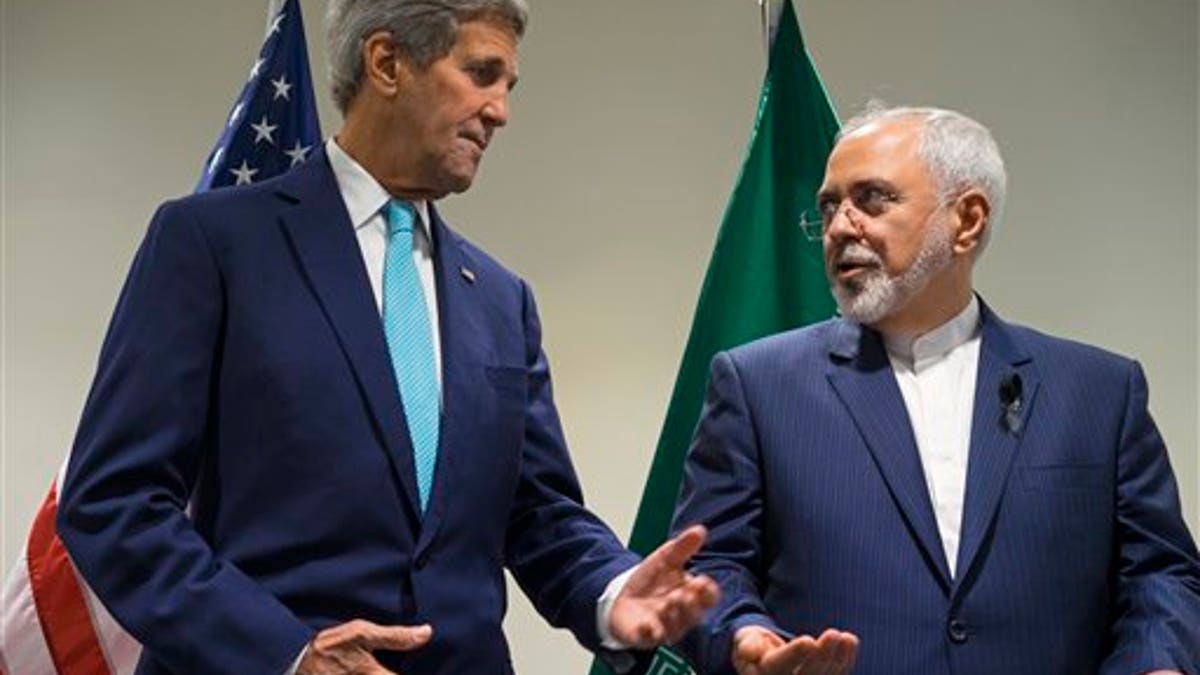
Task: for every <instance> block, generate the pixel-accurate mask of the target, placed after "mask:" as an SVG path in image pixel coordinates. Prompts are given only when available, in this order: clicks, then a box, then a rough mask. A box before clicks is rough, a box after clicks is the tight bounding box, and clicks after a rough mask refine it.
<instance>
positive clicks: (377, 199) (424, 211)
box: [325, 137, 432, 241]
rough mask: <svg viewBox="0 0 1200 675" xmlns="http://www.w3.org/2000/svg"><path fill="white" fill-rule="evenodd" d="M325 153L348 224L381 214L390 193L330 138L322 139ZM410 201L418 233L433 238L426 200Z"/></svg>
mask: <svg viewBox="0 0 1200 675" xmlns="http://www.w3.org/2000/svg"><path fill="white" fill-rule="evenodd" d="M325 154H326V155H327V156H328V157H329V166H330V167H331V168H332V169H333V176H334V178H335V179H337V184H338V191H339V192H341V193H342V201H343V202H345V203H346V212H347V213H348V214H350V224H351V225H353V226H354V229H356V230H357V229H359V228H361V227H364V226H366V225H367V223H369V222H371V218H373V217H375V214H377V213H381V211H382V210H383V207H384V206H386V205H387V203H388V202H389V201H391V199H392V196H391V195H390V194H388V191H387V190H385V189H383V186H382V185H380V184H379V181H377V180H375V177H374V176H372V175H371V174H370V173H368V172H367V170H366V169H364V168H363V167H362V165H361V164H359V163H358V162H356V161H354V158H353V157H351V156H350V155H348V154H346V151H345V150H343V149H342V148H341V146H339V145H338V144H337V141H336V139H334V138H333V137H330V138H329V140H327V141H325ZM410 203H411V204H412V205H413V209H414V210H415V211H416V214H417V222H419V223H420V224H421V233H422V234H424V235H425V237H426V238H427V239H429V240H430V241H432V238H431V237H430V236H429V202H427V201H425V200H424V199H419V200H417V201H414V202H410Z"/></svg>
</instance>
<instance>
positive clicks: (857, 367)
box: [675, 308, 1200, 675]
mask: <svg viewBox="0 0 1200 675" xmlns="http://www.w3.org/2000/svg"><path fill="white" fill-rule="evenodd" d="M1013 373H1017V374H1019V375H1020V377H1021V379H1022V381H1023V383H1024V391H1023V394H1022V398H1023V407H1022V408H1023V415H1024V419H1023V423H1024V424H1023V426H1022V429H1021V431H1020V433H1019V434H1013V433H1011V432H1009V431H1008V430H1007V429H1006V428H1005V426H1004V425H1003V423H1002V419H1003V418H1002V414H1003V408H1002V406H1001V404H1000V400H999V393H998V391H999V386H1000V383H1001V382H1002V381H1003V380H1004V379H1005V378H1006V377H1009V376H1011V375H1012V374H1013ZM967 474H968V475H967V490H966V495H965V508H964V513H963V529H962V532H963V540H962V542H961V545H960V549H959V565H958V570H957V574H956V575H955V576H954V577H953V580H952V578H951V576H950V575H949V574H948V573H947V569H946V562H945V555H944V553H942V551H941V548H940V546H941V542H940V541H939V538H938V534H937V528H936V522H935V519H934V515H933V510H932V507H931V506H930V502H929V496H928V488H927V487H926V485H925V482H924V480H923V476H922V474H921V466H920V461H919V457H918V454H917V450H916V446H915V443H914V441H913V434H912V430H911V426H910V424H909V422H908V418H907V415H906V414H905V411H904V404H903V401H902V398H901V395H900V392H899V388H898V387H897V386H896V382H895V377H894V375H893V374H892V372H891V369H890V367H889V365H888V363H887V358H886V355H885V353H884V351H883V348H882V345H881V344H880V341H879V339H878V336H877V335H875V334H873V333H871V332H868V331H863V330H861V329H860V328H858V327H856V326H853V325H852V324H849V323H845V322H841V321H833V322H828V323H825V324H820V325H818V326H814V327H811V328H807V329H803V330H800V331H793V332H790V333H785V334H781V335H777V336H774V337H771V338H767V339H765V340H761V341H758V342H755V343H752V344H750V345H747V346H744V347H740V348H738V349H735V350H732V351H730V352H726V353H723V354H719V355H718V356H717V357H716V358H715V359H714V361H713V368H712V376H711V381H710V385H709V394H708V399H707V401H706V404H705V408H704V412H703V414H702V417H701V420H700V423H699V425H698V427H697V431H696V435H695V438H694V440H693V444H692V448H691V451H690V453H689V456H688V460H687V464H686V467H685V478H684V485H683V489H682V492H681V496H680V502H679V505H678V509H677V512H676V520H675V522H676V524H677V525H679V526H681V525H682V524H685V523H693V522H702V523H704V524H706V525H707V526H708V527H709V528H710V539H709V541H708V542H707V543H706V546H705V549H704V551H702V552H701V553H700V555H698V556H697V558H696V562H695V567H696V569H697V570H698V571H702V572H706V573H708V574H711V575H712V576H713V577H714V578H716V579H717V580H718V582H719V583H721V585H722V590H723V591H724V596H723V598H722V601H721V605H720V606H719V607H718V609H717V610H716V611H715V612H714V613H713V614H712V615H711V616H710V617H709V620H708V622H707V624H706V626H705V627H704V628H703V629H701V630H697V631H693V633H692V634H691V635H689V636H688V638H687V639H686V640H685V644H684V651H685V653H686V654H687V656H688V657H689V658H690V659H692V660H693V661H694V662H695V664H696V665H697V667H698V669H699V670H700V671H701V672H709V673H731V672H732V668H731V666H730V664H729V646H730V645H729V641H730V638H731V637H732V634H733V633H734V632H735V631H736V629H737V628H739V627H741V626H743V625H746V624H748V623H756V624H760V625H767V626H769V627H773V628H775V629H777V630H780V631H781V632H784V633H793V634H799V633H812V634H818V633H819V632H820V631H821V630H823V629H825V628H827V627H836V628H840V629H844V630H850V631H852V632H854V633H856V634H857V635H858V636H859V637H860V638H861V641H862V643H861V651H860V655H859V660H858V666H857V667H856V669H855V671H854V672H855V673H857V674H859V675H875V674H878V675H885V674H886V675H897V674H909V673H911V674H914V675H939V674H949V673H967V674H970V675H993V674H994V675H1001V674H1004V675H1012V674H1022V675H1024V674H1037V675H1079V674H1083V673H1103V674H1105V675H1117V674H1122V675H1130V674H1132V673H1142V672H1147V671H1150V670H1153V669H1155V668H1167V667H1175V668H1179V669H1181V670H1183V671H1184V672H1196V670H1197V668H1200V628H1197V627H1198V626H1200V562H1198V560H1197V558H1198V556H1197V552H1196V548H1195V544H1194V542H1193V540H1192V537H1191V535H1190V534H1189V533H1188V531H1187V529H1186V526H1185V525H1184V523H1183V520H1182V518H1181V516H1180V510H1179V500H1178V494H1177V491H1176V487H1175V483H1174V479H1173V477H1172V474H1171V470H1170V466H1169V463H1168V461H1167V455H1166V450H1165V447H1164V445H1163V443H1162V441H1161V439H1160V438H1159V437H1158V435H1157V432H1156V431H1155V430H1154V426H1153V422H1152V421H1151V419H1150V417H1149V415H1148V413H1147V411H1146V400H1145V382H1144V380H1143V379H1142V375H1141V370H1140V368H1139V367H1138V366H1137V364H1136V363H1134V362H1132V361H1129V360H1128V359H1124V358H1121V357H1117V356H1114V355H1112V354H1107V353H1104V352H1102V351H1100V350H1098V349H1095V348H1091V347H1087V346H1083V345H1079V344H1075V343H1070V342H1067V341H1064V340H1058V339H1055V338H1050V337H1047V336H1044V335H1041V334H1038V333H1035V332H1034V331H1030V330H1028V329H1023V328H1018V327H1010V326H1007V325H1005V324H1003V323H1002V322H1000V321H999V319H997V318H996V317H995V315H993V314H992V313H991V312H990V311H989V310H987V309H986V308H985V309H984V324H983V341H982V344H981V352H980V365H979V370H978V376H977V383H976V394H975V412H974V420H973V427H972V436H971V449H970V458H969V463H968V472H967ZM952 621H953V622H954V624H953V627H952V626H951V622H952Z"/></svg>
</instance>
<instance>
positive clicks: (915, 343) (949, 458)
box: [884, 295, 980, 576]
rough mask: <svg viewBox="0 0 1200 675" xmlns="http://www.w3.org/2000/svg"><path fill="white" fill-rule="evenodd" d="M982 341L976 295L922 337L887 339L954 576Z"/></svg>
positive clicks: (886, 343)
mask: <svg viewBox="0 0 1200 675" xmlns="http://www.w3.org/2000/svg"><path fill="white" fill-rule="evenodd" d="M979 342H980V336H979V301H978V299H976V298H975V296H974V295H972V296H971V302H970V303H968V304H967V307H966V308H965V309H963V311H961V312H959V314H958V315H957V316H955V317H954V318H953V319H950V320H949V321H947V322H946V323H944V324H942V325H941V326H938V327H937V328H935V329H933V330H931V331H929V332H928V333H925V334H924V335H920V336H918V337H916V338H915V339H914V338H900V337H885V338H884V344H885V345H886V347H887V353H888V358H889V359H890V360H891V362H892V372H894V373H895V375H896V383H897V384H899V385H900V395H901V396H902V397H903V398H904V406H905V408H907V409H908V419H909V421H910V422H911V423H912V428H913V434H914V435H915V436H916V440H917V451H918V452H919V453H920V455H921V466H922V467H923V468H924V470H925V484H926V485H927V486H928V487H929V499H930V501H931V502H932V504H933V512H934V515H935V516H936V517H937V525H938V533H939V534H940V535H941V538H942V548H943V550H944V551H945V553H946V561H947V562H948V563H949V569H950V575H951V576H953V575H954V572H955V570H954V567H955V564H956V563H957V561H958V542H959V538H960V534H961V530H962V514H963V495H964V493H965V492H966V488H967V458H968V455H969V454H970V448H971V417H972V414H973V412H974V410H975V377H976V375H977V373H978V370H979Z"/></svg>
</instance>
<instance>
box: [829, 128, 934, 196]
mask: <svg viewBox="0 0 1200 675" xmlns="http://www.w3.org/2000/svg"><path fill="white" fill-rule="evenodd" d="M923 124H924V122H922V121H921V120H920V119H918V118H915V117H905V118H898V119H881V120H875V121H873V122H869V123H867V124H865V125H863V126H862V127H859V128H858V129H855V130H853V131H852V132H850V133H849V134H847V135H845V136H844V137H842V138H841V139H840V140H839V141H838V143H837V145H835V146H834V148H833V151H832V152H831V153H830V154H829V161H828V163H827V164H826V166H825V184H824V185H823V186H822V189H823V190H825V189H830V188H835V187H838V186H841V185H844V184H851V183H854V182H857V181H861V180H865V179H868V178H870V179H892V178H893V177H898V176H902V175H907V174H918V175H923V174H925V167H924V163H923V162H922V161H921V158H920V156H919V154H918V151H919V149H920V140H921V127H922V125H923Z"/></svg>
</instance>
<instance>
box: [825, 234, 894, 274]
mask: <svg viewBox="0 0 1200 675" xmlns="http://www.w3.org/2000/svg"><path fill="white" fill-rule="evenodd" d="M840 265H864V266H877V267H878V266H882V265H883V258H882V257H881V256H880V255H879V254H878V253H876V252H875V251H874V250H873V249H871V248H870V247H869V246H866V245H864V244H862V243H860V242H856V241H850V242H846V243H844V244H842V245H841V246H839V247H838V248H837V249H835V250H834V252H833V255H831V256H830V257H829V266H830V267H831V268H836V267H838V266H840Z"/></svg>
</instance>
